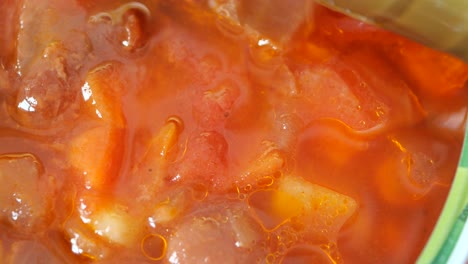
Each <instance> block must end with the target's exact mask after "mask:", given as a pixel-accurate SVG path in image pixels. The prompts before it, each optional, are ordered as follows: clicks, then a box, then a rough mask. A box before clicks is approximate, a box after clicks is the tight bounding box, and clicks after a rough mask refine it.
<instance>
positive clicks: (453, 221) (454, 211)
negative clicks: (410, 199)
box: [416, 123, 468, 264]
mask: <svg viewBox="0 0 468 264" xmlns="http://www.w3.org/2000/svg"><path fill="white" fill-rule="evenodd" d="M467 217H468V123H467V124H466V127H465V137H464V143H463V147H462V150H461V155H460V159H459V162H458V168H457V171H456V173H455V177H454V180H453V183H452V187H451V189H450V192H449V195H448V197H447V200H446V202H445V205H444V207H443V209H442V212H441V214H440V217H439V219H438V220H437V223H436V225H435V227H434V230H433V231H432V234H431V236H430V238H429V240H428V242H427V243H426V245H425V247H424V249H423V251H422V252H421V254H420V256H419V258H418V260H417V262H416V263H418V264H425V263H466V261H468V250H466V245H468V222H467Z"/></svg>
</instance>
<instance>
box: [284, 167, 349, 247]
mask: <svg viewBox="0 0 468 264" xmlns="http://www.w3.org/2000/svg"><path fill="white" fill-rule="evenodd" d="M278 191H280V192H284V193H287V194H289V195H290V196H291V197H294V198H295V199H297V200H299V201H300V202H301V204H302V210H303V211H302V214H301V219H302V221H303V223H305V224H306V226H305V229H306V230H305V231H306V232H307V233H309V234H311V235H315V236H317V238H319V239H320V238H323V239H326V240H335V239H336V238H337V235H338V232H339V230H340V229H341V227H342V226H343V224H344V223H345V222H346V221H347V220H348V219H349V218H350V217H351V216H352V215H353V214H354V212H355V211H356V210H357V208H358V204H357V202H356V201H355V200H354V199H352V198H351V197H349V196H346V195H344V194H340V193H338V192H335V191H332V190H330V189H328V188H325V187H322V186H319V185H316V184H313V183H310V182H308V181H306V180H304V179H301V178H298V177H293V176H286V177H284V178H282V179H280V180H279V183H278ZM288 201H289V200H288V199H277V200H276V202H277V204H276V205H275V206H277V207H280V208H288V207H289V202H288Z"/></svg>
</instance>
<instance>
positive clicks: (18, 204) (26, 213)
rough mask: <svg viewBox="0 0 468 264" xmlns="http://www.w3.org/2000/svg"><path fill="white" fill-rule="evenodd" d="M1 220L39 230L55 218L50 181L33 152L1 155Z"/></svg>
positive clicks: (18, 229) (17, 229)
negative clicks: (52, 212) (51, 211)
mask: <svg viewBox="0 0 468 264" xmlns="http://www.w3.org/2000/svg"><path fill="white" fill-rule="evenodd" d="M0 182H1V183H2V184H1V185H0V221H5V222H7V223H9V224H10V225H12V226H13V227H15V228H16V231H18V232H35V231H38V230H39V228H40V227H41V226H44V225H46V224H47V222H48V220H49V219H50V217H51V213H50V207H51V202H50V197H51V196H50V193H49V189H48V187H49V185H50V184H49V180H48V179H46V178H45V175H43V173H42V168H41V164H40V162H39V161H38V160H37V159H36V157H35V156H33V155H32V154H28V153H26V154H7V155H1V156H0Z"/></svg>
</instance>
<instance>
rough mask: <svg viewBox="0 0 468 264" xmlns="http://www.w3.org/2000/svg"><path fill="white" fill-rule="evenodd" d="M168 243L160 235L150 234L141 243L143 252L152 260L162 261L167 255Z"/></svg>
mask: <svg viewBox="0 0 468 264" xmlns="http://www.w3.org/2000/svg"><path fill="white" fill-rule="evenodd" d="M166 250H167V241H166V239H165V238H164V237H163V236H162V235H159V234H150V235H147V236H146V237H144V238H143V240H142V241H141V251H142V252H143V254H144V255H145V256H146V257H147V258H149V259H151V260H161V259H162V258H164V256H165V255H166Z"/></svg>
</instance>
